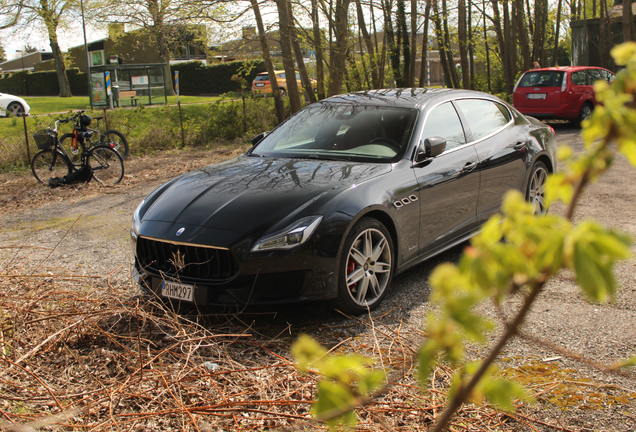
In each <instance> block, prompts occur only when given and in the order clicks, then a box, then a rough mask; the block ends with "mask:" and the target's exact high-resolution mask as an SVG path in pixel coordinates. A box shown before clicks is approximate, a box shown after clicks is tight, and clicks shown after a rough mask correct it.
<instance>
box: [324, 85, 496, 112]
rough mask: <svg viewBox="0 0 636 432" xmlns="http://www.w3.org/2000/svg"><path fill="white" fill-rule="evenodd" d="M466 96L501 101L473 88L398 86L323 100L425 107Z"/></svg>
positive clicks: (348, 103) (335, 102)
mask: <svg viewBox="0 0 636 432" xmlns="http://www.w3.org/2000/svg"><path fill="white" fill-rule="evenodd" d="M464 98H481V99H490V100H493V101H497V102H501V100H500V99H498V98H497V97H495V96H492V95H490V94H488V93H482V92H478V91H473V90H461V89H449V88H434V89H431V88H415V87H414V88H398V89H384V90H368V91H361V92H355V93H345V94H341V95H337V96H332V97H330V98H328V99H324V100H322V101H321V102H320V103H329V104H347V105H350V104H352V103H353V104H359V105H372V106H392V107H398V108H418V109H419V108H423V107H424V106H426V105H429V104H434V105H437V103H440V102H444V101H448V100H454V99H464Z"/></svg>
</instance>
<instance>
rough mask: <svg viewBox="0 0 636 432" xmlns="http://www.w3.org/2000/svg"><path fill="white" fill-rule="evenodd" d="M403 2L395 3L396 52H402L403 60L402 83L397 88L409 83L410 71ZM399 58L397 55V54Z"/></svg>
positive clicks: (400, 0) (399, 0)
mask: <svg viewBox="0 0 636 432" xmlns="http://www.w3.org/2000/svg"><path fill="white" fill-rule="evenodd" d="M404 1H405V0H398V2H397V23H396V24H397V30H398V31H397V34H398V38H397V39H398V50H399V49H401V50H402V58H403V59H404V69H402V82H401V83H398V84H397V86H398V87H407V86H408V83H409V81H410V77H409V72H410V70H411V50H410V47H409V44H410V42H409V32H408V29H407V28H406V10H405V6H404ZM398 56H399V53H398Z"/></svg>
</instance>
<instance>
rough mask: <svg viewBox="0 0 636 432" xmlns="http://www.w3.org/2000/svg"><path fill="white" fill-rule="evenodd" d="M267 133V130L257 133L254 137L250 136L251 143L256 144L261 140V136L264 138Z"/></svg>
mask: <svg viewBox="0 0 636 432" xmlns="http://www.w3.org/2000/svg"><path fill="white" fill-rule="evenodd" d="M267 135H269V131H267V132H261V133H259V134H258V135H256V136H255V137H254V138H252V145H256V144H258V143H259V142H261V141H263V138H265V137H266V136H267Z"/></svg>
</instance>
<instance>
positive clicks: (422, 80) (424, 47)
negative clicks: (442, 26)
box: [419, 0, 436, 87]
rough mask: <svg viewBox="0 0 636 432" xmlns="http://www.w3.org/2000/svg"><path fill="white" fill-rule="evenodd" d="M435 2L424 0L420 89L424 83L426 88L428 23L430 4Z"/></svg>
mask: <svg viewBox="0 0 636 432" xmlns="http://www.w3.org/2000/svg"><path fill="white" fill-rule="evenodd" d="M434 1H436V0H426V9H425V10H424V32H423V33H422V67H421V68H420V84H419V85H420V87H424V83H426V85H427V86H428V21H429V19H430V17H431V3H432V2H434Z"/></svg>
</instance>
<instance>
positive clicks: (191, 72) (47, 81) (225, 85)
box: [0, 61, 265, 96]
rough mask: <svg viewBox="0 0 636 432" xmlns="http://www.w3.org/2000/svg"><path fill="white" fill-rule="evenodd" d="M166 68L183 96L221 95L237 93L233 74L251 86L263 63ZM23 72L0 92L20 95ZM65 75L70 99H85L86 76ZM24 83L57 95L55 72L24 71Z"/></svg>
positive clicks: (32, 92)
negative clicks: (71, 96) (175, 72)
mask: <svg viewBox="0 0 636 432" xmlns="http://www.w3.org/2000/svg"><path fill="white" fill-rule="evenodd" d="M170 67H171V69H172V71H173V73H172V74H171V75H172V76H174V71H179V87H180V89H179V91H180V93H181V94H183V95H200V94H223V93H227V92H232V91H240V90H241V88H240V84H239V83H238V82H236V81H233V80H232V77H233V76H234V75H237V74H240V75H241V76H243V75H246V76H245V83H246V85H247V84H251V82H252V80H253V79H254V77H256V74H258V73H260V72H265V64H264V63H263V62H262V61H260V62H244V61H235V62H230V63H221V64H216V65H210V66H206V65H204V64H203V63H201V62H196V61H195V62H188V63H179V64H175V65H171V66H170ZM246 72H249V73H246ZM24 73H25V72H22V71H20V72H14V73H13V74H11V75H7V76H5V77H4V78H0V92H3V93H10V94H14V95H18V96H24V78H23V77H24ZM66 74H67V76H68V81H69V84H70V86H71V93H72V94H73V96H88V91H87V88H86V74H85V73H83V72H80V71H79V70H78V69H67V71H66ZM170 79H172V77H171V78H170ZM26 80H27V90H28V95H29V96H57V95H59V94H60V86H59V84H58V82H57V74H56V72H55V71H46V72H27V73H26Z"/></svg>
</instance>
